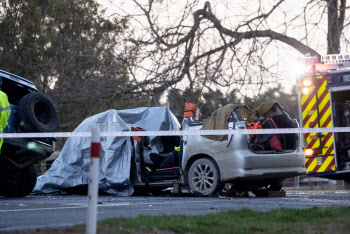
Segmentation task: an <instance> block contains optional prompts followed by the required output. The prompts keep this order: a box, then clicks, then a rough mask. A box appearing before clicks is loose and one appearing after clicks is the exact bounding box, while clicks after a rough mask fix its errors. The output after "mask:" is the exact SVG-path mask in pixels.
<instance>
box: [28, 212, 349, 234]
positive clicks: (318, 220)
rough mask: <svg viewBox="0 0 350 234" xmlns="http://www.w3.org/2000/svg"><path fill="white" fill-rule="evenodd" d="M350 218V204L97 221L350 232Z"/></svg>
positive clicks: (134, 227) (194, 229)
mask: <svg viewBox="0 0 350 234" xmlns="http://www.w3.org/2000/svg"><path fill="white" fill-rule="evenodd" d="M349 221H350V207H342V208H336V207H328V208H312V209H300V210H299V209H279V210H273V211H269V212H257V211H252V210H248V209H243V210H238V211H228V212H222V213H218V214H209V215H203V216H190V217H189V216H184V215H171V216H139V217H138V218H118V219H107V220H104V221H101V222H99V223H98V233H251V232H253V233H263V232H267V233H308V234H309V233H349V230H350V222H349ZM84 229H85V226H84V225H78V226H75V227H72V228H64V229H54V230H53V229H47V230H37V231H40V233H45V232H46V231H48V232H50V233H53V232H56V233H68V232H69V233H84V232H85V230H84ZM26 233H28V232H26ZM29 233H30V232H29Z"/></svg>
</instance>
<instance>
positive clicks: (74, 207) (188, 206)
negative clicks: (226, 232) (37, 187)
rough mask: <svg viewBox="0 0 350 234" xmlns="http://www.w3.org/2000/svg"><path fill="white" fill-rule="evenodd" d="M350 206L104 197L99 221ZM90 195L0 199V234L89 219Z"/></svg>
mask: <svg viewBox="0 0 350 234" xmlns="http://www.w3.org/2000/svg"><path fill="white" fill-rule="evenodd" d="M327 206H345V207H350V191H289V192H287V196H286V197H285V198H256V197H253V196H251V197H249V198H219V197H205V198H198V197H113V196H100V197H99V205H98V219H99V220H102V219H106V218H112V217H136V216H138V215H162V214H167V215H170V214H183V215H202V214H209V213H216V212H221V211H226V210H232V209H234V210H239V209H242V208H248V209H252V210H256V211H269V210H272V209H279V208H297V209H305V208H311V207H327ZM86 207H87V197H86V196H28V197H25V198H11V199H10V198H4V197H0V232H1V231H13V230H27V229H36V228H47V227H64V226H70V225H74V224H78V223H84V222H85V220H86Z"/></svg>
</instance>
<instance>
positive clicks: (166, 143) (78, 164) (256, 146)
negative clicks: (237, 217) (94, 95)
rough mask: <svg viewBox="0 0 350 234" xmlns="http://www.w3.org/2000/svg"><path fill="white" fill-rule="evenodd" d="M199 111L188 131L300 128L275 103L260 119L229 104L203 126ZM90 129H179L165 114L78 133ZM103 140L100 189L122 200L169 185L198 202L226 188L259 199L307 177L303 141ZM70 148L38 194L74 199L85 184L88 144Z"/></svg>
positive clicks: (117, 115)
mask: <svg viewBox="0 0 350 234" xmlns="http://www.w3.org/2000/svg"><path fill="white" fill-rule="evenodd" d="M196 108H197V106H196V105H189V104H188V103H187V107H186V109H185V115H184V120H183V122H182V129H183V130H200V129H203V130H209V129H230V128H231V129H237V128H297V127H298V124H297V122H296V121H295V120H293V119H291V118H290V116H289V114H288V113H287V112H286V111H285V110H284V109H283V108H282V107H281V106H280V105H279V104H278V103H277V102H269V103H265V104H263V105H261V106H260V107H259V108H258V109H257V110H256V115H257V116H256V115H254V114H253V112H252V111H251V110H250V109H249V108H248V107H246V106H243V105H227V106H224V107H222V108H219V109H217V110H216V111H215V112H214V113H213V114H212V115H211V117H209V118H207V119H204V120H203V121H201V120H200V118H199V117H198V116H199V114H198V111H196ZM196 112H197V114H196ZM259 117H260V118H259ZM104 121H107V122H104ZM113 122H115V123H118V124H117V125H118V126H117V125H115V126H114V125H113ZM92 124H99V125H100V127H102V128H103V129H101V130H102V131H130V130H131V131H156V130H177V129H178V128H179V127H180V126H179V123H178V121H177V120H176V118H175V117H174V115H173V114H172V113H171V112H170V110H169V109H168V108H165V107H156V108H137V109H133V110H123V111H116V110H110V111H107V112H105V113H101V114H99V115H96V116H93V117H90V118H89V119H87V120H86V121H84V122H83V123H82V124H81V125H80V126H79V127H78V128H77V130H76V131H86V130H87V129H88V128H89V126H91V125H92ZM113 126H114V127H113ZM101 140H102V142H101V148H102V150H101V163H100V175H99V176H100V178H99V179H100V186H99V188H100V190H102V191H104V192H107V193H109V194H113V195H117V196H130V195H132V194H133V193H148V192H151V193H152V192H157V191H161V190H163V189H165V188H167V187H169V186H174V188H175V189H176V190H178V189H179V188H180V187H181V186H186V187H188V188H189V189H190V191H191V192H193V193H194V194H195V195H198V196H208V195H211V194H214V193H215V192H216V191H219V190H221V189H222V188H223V185H224V183H230V184H233V186H234V187H235V188H236V189H239V190H242V191H252V192H253V193H255V194H258V193H260V192H261V191H264V190H272V191H279V190H280V189H281V187H282V182H283V179H285V178H288V177H294V176H298V175H301V174H305V172H306V170H305V156H304V153H303V151H302V149H301V147H300V136H299V135H298V134H266V135H237V134H236V135H232V136H227V135H224V136H181V137H180V136H151V137H132V138H128V137H116V138H115V139H110V140H107V138H106V139H105V138H102V139H101ZM67 143H68V145H67V144H66V145H65V147H64V148H63V150H62V152H61V155H60V156H59V158H58V159H57V160H56V161H55V162H54V164H53V165H52V168H50V170H48V172H47V173H46V174H45V175H43V176H42V177H41V178H39V179H38V182H37V185H36V187H35V190H34V192H37V193H52V192H57V191H60V190H61V191H62V190H64V191H68V192H69V191H71V190H72V188H81V187H82V186H86V185H87V184H88V176H87V169H88V158H89V142H88V140H86V139H69V140H68V142H67Z"/></svg>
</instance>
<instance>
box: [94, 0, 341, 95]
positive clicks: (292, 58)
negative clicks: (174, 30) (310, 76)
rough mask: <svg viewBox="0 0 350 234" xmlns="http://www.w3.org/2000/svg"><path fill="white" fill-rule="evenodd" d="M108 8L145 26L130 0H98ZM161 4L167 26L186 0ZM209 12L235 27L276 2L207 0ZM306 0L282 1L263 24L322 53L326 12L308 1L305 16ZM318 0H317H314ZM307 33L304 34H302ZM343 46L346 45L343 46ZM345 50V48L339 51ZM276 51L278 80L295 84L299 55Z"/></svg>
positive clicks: (140, 27) (143, 0)
mask: <svg viewBox="0 0 350 234" xmlns="http://www.w3.org/2000/svg"><path fill="white" fill-rule="evenodd" d="M98 1H99V2H100V3H101V4H102V5H103V6H104V7H106V8H107V10H106V15H107V16H113V15H118V16H125V15H134V16H135V17H134V18H133V20H132V21H131V25H132V26H133V28H134V29H135V31H136V32H139V33H143V31H142V30H143V28H144V26H145V25H147V22H146V20H145V18H143V17H142V16H141V11H140V10H139V8H138V7H136V5H135V4H134V2H133V1H131V0H98ZM139 2H140V3H141V4H142V5H147V3H148V1H147V0H141V1H139ZM164 2H165V4H163V5H164V7H162V8H160V9H159V10H158V11H157V16H158V18H157V20H158V22H161V23H160V24H161V25H162V26H164V27H165V26H170V25H173V24H175V23H176V22H177V21H178V20H179V16H180V15H181V14H182V13H183V12H184V9H183V7H184V5H185V3H186V2H187V1H186V0H167V1H164ZM204 2H205V1H203V0H199V1H198V5H197V6H195V7H194V9H193V10H196V9H201V8H203V6H204ZM210 2H211V8H212V11H213V12H214V13H215V14H216V16H217V17H218V18H219V19H220V20H221V22H222V24H223V25H225V26H226V27H228V28H234V27H235V26H236V25H237V22H240V21H242V20H247V19H251V18H252V17H254V16H255V15H256V12H257V11H258V9H262V11H263V12H268V11H269V10H270V9H271V6H272V5H274V4H275V3H276V2H277V1H272V0H263V1H261V2H262V4H261V5H260V4H259V2H260V1H239V0H238V1H233V0H215V1H210ZM306 2H307V1H304V0H287V1H285V2H284V3H282V4H281V5H280V6H279V8H278V9H277V10H276V11H275V12H274V14H273V15H272V16H270V17H269V18H268V20H267V22H266V25H264V27H266V28H271V29H273V30H275V31H278V32H281V33H286V34H287V35H289V36H293V37H294V38H297V39H300V40H301V41H302V42H303V43H304V44H306V45H308V46H310V47H312V48H313V49H315V50H317V51H318V52H319V53H321V54H326V44H327V41H326V29H327V15H326V14H325V12H322V9H323V8H322V6H323V5H322V4H321V5H319V4H310V5H309V7H308V8H307V11H306V12H307V15H306V16H304V15H303V14H302V13H303V10H304V6H305V4H306ZM314 2H317V1H314ZM191 20H192V18H191V17H189V19H188V22H187V23H188V24H189V25H191V24H192V21H191ZM305 35H307V37H305ZM344 49H346V48H344ZM342 53H346V51H342ZM276 54H278V55H279V57H278V59H279V64H278V66H277V67H276V69H277V72H278V73H279V74H280V77H279V79H278V82H279V83H281V84H282V86H283V87H285V88H286V90H289V89H290V87H291V86H292V85H294V84H296V77H297V74H299V70H300V69H299V66H298V64H297V59H298V58H300V57H302V56H303V55H301V54H300V53H299V52H298V51H296V50H295V49H293V48H291V47H289V46H286V45H283V44H281V43H280V44H279V46H278V49H273V50H271V52H270V54H269V55H268V56H267V57H266V59H267V61H268V60H269V59H275V56H276Z"/></svg>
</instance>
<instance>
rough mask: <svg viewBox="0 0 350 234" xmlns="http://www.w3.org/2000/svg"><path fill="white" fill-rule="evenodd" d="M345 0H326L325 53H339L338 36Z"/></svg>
mask: <svg viewBox="0 0 350 234" xmlns="http://www.w3.org/2000/svg"><path fill="white" fill-rule="evenodd" d="M345 7H346V0H340V6H338V0H328V6H327V9H328V34H327V48H328V49H327V54H339V53H340V49H341V48H340V37H341V33H342V31H343V27H344V18H345Z"/></svg>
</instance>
